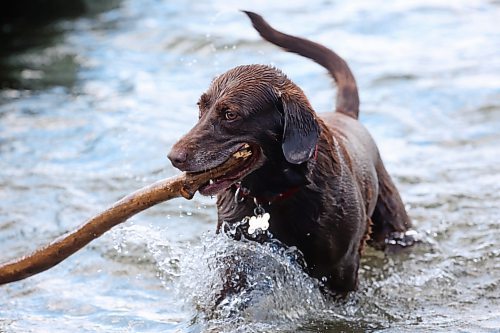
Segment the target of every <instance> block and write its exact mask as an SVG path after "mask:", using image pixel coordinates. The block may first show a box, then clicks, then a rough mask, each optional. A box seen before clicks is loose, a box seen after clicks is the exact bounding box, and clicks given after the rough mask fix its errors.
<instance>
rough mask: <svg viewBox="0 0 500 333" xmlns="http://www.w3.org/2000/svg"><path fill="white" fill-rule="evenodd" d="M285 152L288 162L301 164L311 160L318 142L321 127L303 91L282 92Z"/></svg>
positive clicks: (283, 145)
mask: <svg viewBox="0 0 500 333" xmlns="http://www.w3.org/2000/svg"><path fill="white" fill-rule="evenodd" d="M279 99H280V100H281V104H282V106H283V113H284V115H283V117H284V129H283V143H282V149H283V154H284V155H285V158H286V160H287V161H288V162H290V163H293V164H301V163H303V162H305V161H307V160H309V159H310V158H311V157H312V155H313V154H314V151H315V150H316V144H317V143H318V139H319V135H320V127H319V124H318V122H317V121H316V117H315V113H314V111H313V110H312V107H311V105H310V104H309V101H308V100H307V98H306V97H305V95H304V94H303V93H302V92H292V93H291V94H290V93H282V94H280V96H279Z"/></svg>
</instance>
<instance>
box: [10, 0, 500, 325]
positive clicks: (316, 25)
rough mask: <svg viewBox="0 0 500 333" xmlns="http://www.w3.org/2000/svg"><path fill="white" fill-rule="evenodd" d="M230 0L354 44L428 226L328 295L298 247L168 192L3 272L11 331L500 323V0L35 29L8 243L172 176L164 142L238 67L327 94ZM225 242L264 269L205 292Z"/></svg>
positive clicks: (23, 77)
mask: <svg viewBox="0 0 500 333" xmlns="http://www.w3.org/2000/svg"><path fill="white" fill-rule="evenodd" d="M89 3H91V2H89ZM238 9H248V10H253V11H256V12H259V13H261V14H262V15H264V17H265V18H266V19H268V20H269V21H270V22H271V23H272V24H273V25H274V26H275V27H277V28H279V29H282V30H283V31H286V32H289V33H293V34H297V35H301V36H305V37H308V38H310V39H313V40H315V41H318V42H321V43H323V44H325V45H327V46H329V47H331V48H333V49H334V50H336V51H337V52H338V53H339V54H340V55H342V56H343V57H344V58H345V59H346V60H347V61H348V63H349V64H350V66H351V68H352V70H353V72H354V74H355V76H356V78H357V81H358V84H359V89H360V95H361V101H362V107H361V121H362V122H363V123H364V124H365V125H366V126H367V127H368V128H369V130H370V131H371V133H372V134H373V136H374V137H375V139H376V140H377V142H378V144H379V148H380V150H381V153H382V156H383V158H384V160H385V163H386V166H387V168H388V169H389V171H390V173H391V174H392V175H393V177H394V179H395V181H396V182H397V184H398V187H399V189H400V191H401V194H402V197H403V199H404V201H405V203H406V204H407V206H408V210H409V213H410V215H411V217H412V219H413V221H414V224H415V227H416V228H417V229H418V231H419V233H420V235H421V236H422V238H423V240H424V242H423V244H422V245H420V246H417V247H414V248H413V249H411V251H407V252H404V253H399V254H386V255H384V254H383V253H380V252H376V251H373V250H369V251H368V252H367V254H366V255H365V257H364V259H363V261H362V270H361V274H360V288H359V291H358V292H356V293H353V294H351V295H350V296H349V297H348V298H347V299H346V300H343V301H340V302H333V301H332V300H329V299H327V298H326V297H325V296H324V295H322V293H321V292H320V291H319V288H318V282H317V281H315V280H313V279H311V278H309V277H308V276H307V275H305V274H304V273H303V272H302V271H301V270H300V268H298V266H297V265H296V264H295V263H294V260H293V257H294V252H293V250H284V249H282V248H279V247H275V246H270V245H268V246H261V245H258V244H253V243H245V242H240V243H237V242H233V241H230V240H228V239H227V238H225V237H224V236H216V235H215V232H214V231H215V225H216V208H215V200H214V199H211V198H206V197H201V196H199V195H197V196H195V198H194V199H193V200H191V201H187V200H184V199H176V200H173V201H169V202H167V203H164V204H161V205H158V206H156V207H154V208H152V209H150V210H148V211H146V212H144V213H142V214H140V215H138V216H136V217H134V218H133V219H131V220H130V221H128V222H127V223H125V224H123V225H122V226H119V227H117V228H115V229H114V230H112V231H111V232H109V233H107V234H105V235H104V236H103V237H101V238H100V239H98V240H96V241H94V242H92V243H91V244H90V245H89V246H87V247H86V248H84V249H83V250H81V251H80V252H78V253H77V254H76V255H74V256H72V257H70V258H69V259H68V260H66V261H64V262H63V263H62V264H60V265H59V266H57V267H55V268H53V269H51V270H49V271H46V272H44V273H42V274H39V275H36V276H34V277H32V278H29V279H27V280H23V281H20V282H16V283H13V284H10V285H5V286H1V287H0V332H2V333H7V332H51V333H53V332H341V331H342V332H365V331H383V332H450V331H454V332H457V331H459V332H499V331H500V282H499V281H500V227H499V226H500V212H499V208H500V207H499V206H500V29H499V28H498V26H499V23H498V22H499V21H500V2H498V1H496V0H490V1H487V0H477V1H470V0H467V1H466V0H455V1H448V2H445V1H438V0H412V1H396V0H394V1H365V0H362V1H356V2H353V1H325V0H317V1H316V0H309V1H288V2H269V1H261V0H254V1H242V2H240V3H239V4H238V5H230V4H229V2H228V1H212V2H200V1H184V2H180V1H179V2H174V1H152V0H151V1H139V0H135V1H134V0H130V1H123V2H121V3H118V4H117V5H116V6H114V7H113V8H111V9H110V10H106V11H98V13H97V14H92V15H86V16H82V17H80V18H78V19H75V20H63V21H59V22H57V23H53V24H50V25H49V26H46V27H44V28H43V29H39V30H37V31H36V34H37V36H38V35H39V36H41V38H43V37H47V36H50V38H46V41H45V42H44V43H39V44H37V45H34V46H32V47H30V48H26V49H24V50H22V51H17V53H15V54H14V55H13V56H11V57H10V58H8V61H7V69H8V70H10V73H11V74H12V75H11V76H10V78H11V79H10V81H9V82H7V84H5V85H4V88H3V89H2V90H0V244H1V251H2V254H1V255H0V259H1V260H0V261H6V260H8V259H12V258H15V257H17V256H21V255H23V254H26V253H28V252H30V251H31V250H33V249H35V248H36V247H38V246H41V245H43V244H46V243H48V242H50V241H51V240H52V239H54V238H56V237H57V236H58V235H60V234H62V233H64V232H65V231H67V230H71V229H73V228H75V227H76V226H78V225H79V224H80V223H82V222H83V221H84V220H86V219H87V218H88V217H90V216H92V215H94V214H96V213H98V212H99V211H101V210H102V209H104V208H105V207H106V206H107V205H109V204H111V203H112V202H114V201H115V200H117V199H119V198H120V197H122V196H123V195H125V194H128V193H130V192H132V191H133V190H135V189H138V188H139V187H142V186H144V185H146V184H148V183H151V182H153V181H156V180H158V179H160V178H164V177H169V176H172V175H175V174H177V173H178V172H177V171H176V170H175V169H174V168H173V167H172V166H171V165H170V163H169V161H168V160H167V158H166V154H167V152H168V151H169V149H170V147H171V145H172V144H173V143H174V142H175V141H176V140H177V139H178V138H179V137H180V136H181V135H182V134H183V133H185V132H187V131H188V130H189V129H190V128H191V126H192V125H193V124H194V123H195V122H196V120H197V113H198V111H197V107H196V102H197V99H198V97H199V95H200V94H201V93H202V92H203V91H204V89H206V87H207V86H208V84H209V83H210V81H211V79H212V78H213V77H214V76H215V75H217V74H220V73H222V72H224V71H226V70H228V69H230V68H232V67H233V66H237V65H241V64H249V63H264V64H272V65H275V66H277V67H279V68H281V69H282V70H283V71H284V72H285V73H287V74H288V75H289V77H290V78H291V79H292V80H294V81H295V82H296V83H297V84H298V85H299V86H301V87H302V88H303V89H304V91H305V92H306V94H307V95H308V97H309V99H310V100H311V102H312V104H313V106H314V108H315V109H316V110H317V111H318V112H321V111H329V110H332V109H333V99H334V89H333V87H332V83H331V80H330V78H329V77H328V76H327V74H326V73H325V70H324V69H322V68H321V67H319V66H318V65H316V64H314V63H313V62H311V61H309V60H306V59H303V58H300V57H298V56H296V55H293V54H287V53H285V52H283V51H281V50H280V49H278V48H276V47H274V46H272V45H270V44H267V43H266V42H264V41H262V40H261V39H260V38H259V37H258V35H257V33H256V32H255V31H254V30H253V29H252V27H251V24H250V23H249V20H248V19H247V18H246V16H244V15H243V14H242V13H241V12H239V11H238ZM28 35H33V34H32V33H30V34H28ZM23 38H24V37H23ZM230 251H239V253H241V254H242V259H244V261H242V262H243V263H244V264H248V265H249V266H252V267H258V268H259V269H258V270H253V273H252V274H253V275H252V276H251V277H250V278H251V279H253V281H254V282H255V284H256V285H257V286H259V285H260V286H264V287H262V288H255V291H254V292H253V294H252V295H240V297H239V298H236V299H233V301H234V303H233V304H226V305H224V306H222V307H219V308H217V309H215V310H214V308H213V303H214V299H215V297H216V292H217V287H218V286H220V283H221V281H220V274H221V269H222V268H223V267H222V266H223V258H224V255H225V254H226V253H228V252H230ZM245 297H247V298H245ZM248 299H250V302H249V303H247V306H246V307H245V308H244V309H243V310H241V311H236V310H235V309H237V308H238V304H239V303H241V302H245V301H248Z"/></svg>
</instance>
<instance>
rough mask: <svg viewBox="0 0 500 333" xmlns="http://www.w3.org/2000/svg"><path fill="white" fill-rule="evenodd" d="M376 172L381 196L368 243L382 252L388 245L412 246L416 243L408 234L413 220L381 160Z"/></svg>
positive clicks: (373, 216)
mask: <svg viewBox="0 0 500 333" xmlns="http://www.w3.org/2000/svg"><path fill="white" fill-rule="evenodd" d="M376 170H377V176H378V183H379V194H378V199H377V204H376V207H375V211H374V212H373V215H372V217H371V219H372V230H371V235H370V240H369V242H368V243H369V244H370V245H371V246H373V247H375V248H376V249H380V250H383V249H385V248H386V245H388V244H392V245H399V246H403V247H405V246H409V245H412V244H413V243H414V242H415V241H414V240H413V238H412V235H411V234H407V233H406V232H407V231H408V230H409V229H410V228H411V226H412V225H411V220H410V218H409V216H408V214H407V213H406V209H405V207H404V204H403V201H402V200H401V197H400V195H399V192H398V190H397V188H396V186H395V185H394V183H393V182H392V179H391V177H390V176H389V174H388V173H387V170H386V169H385V167H384V164H383V162H382V160H379V162H378V164H377V166H376Z"/></svg>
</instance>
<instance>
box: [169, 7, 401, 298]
mask: <svg viewBox="0 0 500 333" xmlns="http://www.w3.org/2000/svg"><path fill="white" fill-rule="evenodd" d="M247 15H248V16H249V17H250V19H251V20H252V23H253V25H254V27H255V28H256V29H257V31H258V32H259V33H260V34H261V35H262V37H263V38H265V39H266V40H268V41H270V42H271V43H273V44H276V45H278V46H280V47H283V48H284V49H286V50H287V51H290V52H294V53H298V54H300V55H302V56H304V57H307V58H310V59H312V60H314V61H316V62H317V63H319V64H320V65H322V66H323V67H325V68H326V69H327V70H328V71H329V73H330V74H331V75H332V76H333V78H334V79H335V80H336V82H337V90H338V93H337V105H336V112H331V113H326V114H322V115H321V116H319V115H317V114H316V113H315V112H314V110H313V109H312V107H311V105H310V103H309V101H308V100H307V97H306V96H305V95H304V93H303V91H302V90H301V89H300V88H299V87H298V86H297V85H295V84H294V83H293V82H292V81H290V80H289V79H288V78H287V77H286V76H285V75H284V74H283V73H282V72H281V71H280V70H278V69H276V68H273V67H270V66H265V65H246V66H239V67H236V68H233V69H231V70H229V71H227V72H226V73H224V74H222V75H220V76H219V77H217V78H215V79H214V81H213V82H212V84H211V85H210V87H209V88H208V90H207V92H206V93H204V94H203V95H202V97H201V99H200V102H199V105H200V120H199V122H198V123H197V124H196V125H195V126H194V128H193V129H192V130H191V131H190V132H189V133H188V134H186V135H185V136H184V137H183V138H182V139H181V140H179V141H178V142H177V143H176V144H175V145H174V147H173V148H172V151H171V152H170V154H169V158H170V159H171V160H172V163H173V164H174V166H176V167H177V168H179V169H181V170H183V171H204V170H209V169H211V168H213V167H215V166H217V165H219V164H220V163H222V162H223V161H224V160H226V159H227V158H228V157H229V156H230V155H231V154H232V153H234V152H235V151H236V150H237V149H238V147H240V146H241V144H242V143H248V144H250V145H251V146H252V147H253V152H254V154H255V155H256V156H257V157H258V158H257V157H256V160H255V161H254V164H253V165H252V166H251V168H250V169H249V170H248V173H247V174H245V175H243V176H242V177H241V179H237V180H234V181H232V182H231V183H229V181H228V182H226V183H224V184H223V185H224V188H217V187H214V188H213V189H212V190H206V192H205V194H212V193H211V192H210V191H215V192H217V194H218V196H217V207H218V216H219V226H220V224H221V223H222V222H223V221H225V222H226V223H228V224H229V225H230V224H232V223H235V222H239V221H241V220H242V219H243V218H244V217H245V216H251V215H253V211H254V209H255V203H254V200H252V199H251V198H257V199H258V201H260V202H259V203H260V204H262V206H263V208H264V209H265V210H266V211H267V212H269V213H270V215H271V220H270V227H269V231H270V232H271V233H272V235H273V236H274V237H275V238H277V239H279V240H280V241H281V242H283V243H284V244H286V245H289V246H296V247H297V248H298V249H300V250H301V251H302V253H303V255H304V259H305V262H306V264H307V267H306V270H307V272H308V273H309V274H310V275H311V276H313V277H316V278H319V279H322V280H323V281H326V282H325V285H326V287H327V288H328V289H330V290H331V291H334V292H337V293H345V292H347V291H351V290H354V289H356V286H357V282H358V278H357V276H358V268H359V260H360V253H361V252H362V249H363V246H364V243H365V241H366V239H367V238H368V237H367V235H370V237H371V240H370V243H371V244H372V245H374V246H375V247H377V248H383V247H384V246H385V240H386V239H387V238H389V237H390V236H391V234H392V233H394V232H404V231H406V230H407V229H408V228H409V227H410V226H411V222H410V219H409V218H408V215H407V213H406V211H405V208H404V205H403V203H402V201H401V198H400V196H399V193H398V191H397V189H396V187H395V186H394V184H393V182H392V180H391V178H390V176H389V175H388V173H387V172H386V170H385V167H384V165H383V163H382V160H381V159H380V155H379V152H378V149H377V147H376V145H375V142H374V141H373V139H372V138H371V136H370V134H369V133H368V131H367V130H366V129H365V128H364V126H363V125H362V124H361V123H359V122H358V121H357V117H358V107H359V98H358V92H357V87H356V82H355V80H354V77H353V75H352V73H351V71H350V70H349V68H348V66H347V64H346V63H345V61H344V60H342V59H341V58H340V57H339V56H338V55H337V54H335V53H334V52H333V51H331V50H329V49H327V48H325V47H324V46H322V45H319V44H316V43H314V42H311V41H308V40H305V39H302V38H298V37H293V36H290V35H286V34H283V33H281V32H278V31H276V30H274V29H273V28H271V27H270V26H269V25H268V24H267V23H266V22H265V21H264V20H263V19H262V17H260V16H259V15H257V14H254V13H250V12H247ZM233 117H234V119H233ZM237 181H241V187H243V188H245V189H248V190H249V191H250V192H249V193H250V194H249V195H248V197H247V200H244V201H243V202H241V203H237V202H236V201H235V199H234V198H235V192H236V190H237V188H236V187H235V186H231V185H232V184H234V183H236V182H237ZM223 185H220V186H223ZM290 189H296V190H295V191H294V192H293V195H291V196H289V197H287V198H285V199H283V200H273V202H272V203H271V204H269V203H268V202H264V200H262V198H276V197H277V196H278V195H279V194H280V193H284V192H287V191H289V190H290ZM202 193H203V192H202ZM370 228H371V231H370Z"/></svg>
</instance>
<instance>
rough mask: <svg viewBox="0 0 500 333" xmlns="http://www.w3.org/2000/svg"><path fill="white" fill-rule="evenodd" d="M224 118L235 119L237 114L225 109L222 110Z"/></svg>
mask: <svg viewBox="0 0 500 333" xmlns="http://www.w3.org/2000/svg"><path fill="white" fill-rule="evenodd" d="M224 118H225V119H226V120H229V121H231V120H235V119H236V118H238V115H237V114H236V113H234V112H231V111H229V110H227V111H224Z"/></svg>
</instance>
